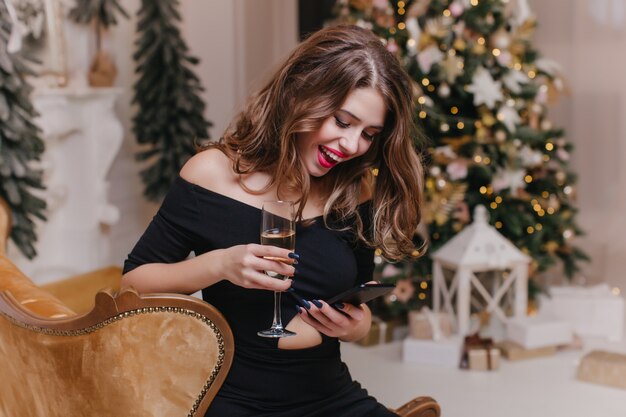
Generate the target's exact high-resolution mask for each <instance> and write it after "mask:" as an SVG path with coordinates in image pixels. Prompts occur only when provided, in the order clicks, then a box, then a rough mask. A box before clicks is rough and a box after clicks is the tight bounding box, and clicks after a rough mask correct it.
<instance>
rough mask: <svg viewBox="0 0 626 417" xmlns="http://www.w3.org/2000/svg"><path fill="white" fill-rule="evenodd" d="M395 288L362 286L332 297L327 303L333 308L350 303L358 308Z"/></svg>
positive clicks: (385, 285)
mask: <svg viewBox="0 0 626 417" xmlns="http://www.w3.org/2000/svg"><path fill="white" fill-rule="evenodd" d="M395 287H396V286H395V285H393V284H361V285H357V286H356V287H353V288H350V289H349V290H347V291H344V292H342V293H341V294H338V295H336V296H334V297H332V298H331V299H329V300H328V301H326V302H327V303H328V304H330V305H331V306H332V305H333V304H336V303H350V304H353V305H355V306H358V305H359V304H362V303H367V302H368V301H370V300H373V299H374V298H376V297H380V296H381V295H385V294H387V293H389V292H391V291H392V290H393V289H394V288H395Z"/></svg>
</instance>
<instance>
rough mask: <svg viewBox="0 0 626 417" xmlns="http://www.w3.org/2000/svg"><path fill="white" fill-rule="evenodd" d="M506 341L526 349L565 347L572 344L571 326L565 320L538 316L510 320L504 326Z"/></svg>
mask: <svg viewBox="0 0 626 417" xmlns="http://www.w3.org/2000/svg"><path fill="white" fill-rule="evenodd" d="M506 333H507V339H508V340H511V341H513V342H515V343H517V344H520V345H522V346H523V347H525V348H526V349H535V348H543V347H548V346H559V345H567V344H570V343H571V342H572V339H573V334H572V325H571V323H570V322H569V321H567V320H562V319H556V318H551V317H549V316H544V315H539V316H533V317H521V318H518V319H511V320H509V322H508V323H507V324H506Z"/></svg>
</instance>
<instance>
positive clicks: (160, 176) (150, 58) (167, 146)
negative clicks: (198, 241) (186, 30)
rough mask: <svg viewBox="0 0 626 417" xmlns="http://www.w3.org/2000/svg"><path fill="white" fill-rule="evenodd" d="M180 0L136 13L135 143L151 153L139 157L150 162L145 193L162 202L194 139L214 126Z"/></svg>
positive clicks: (162, 0) (145, 5)
mask: <svg viewBox="0 0 626 417" xmlns="http://www.w3.org/2000/svg"><path fill="white" fill-rule="evenodd" d="M178 5H179V2H178V1H177V0H143V1H142V2H141V9H140V10H139V12H138V23H137V32H138V33H139V34H140V38H139V39H138V41H137V42H136V44H137V51H136V52H135V55H134V59H135V61H136V62H137V70H136V71H137V73H139V79H138V81H137V83H136V84H135V97H134V99H133V102H134V103H135V104H137V105H138V107H139V108H138V112H137V114H136V116H135V117H134V118H133V131H134V133H135V136H136V137H137V141H138V142H139V143H140V144H142V145H147V148H148V149H147V150H143V151H141V152H139V153H138V154H137V159H138V160H140V161H147V162H151V165H150V166H149V167H147V168H145V169H144V170H143V171H141V177H142V179H143V181H144V183H145V186H146V188H145V191H144V194H145V195H146V197H148V198H149V199H150V200H153V201H159V200H160V199H161V198H162V197H163V196H164V195H165V193H166V192H167V190H168V189H169V188H170V186H171V184H172V183H173V182H174V179H175V178H176V176H177V175H178V172H179V171H180V169H181V168H182V166H183V164H184V163H185V162H186V161H187V159H188V158H189V157H190V156H191V155H193V154H194V153H195V151H196V141H197V140H198V139H204V138H208V131H207V129H208V128H209V127H210V126H211V123H210V122H208V121H207V120H205V118H204V116H203V113H204V108H205V104H204V102H203V101H202V99H201V98H200V96H199V94H200V92H201V91H203V88H202V86H201V85H200V80H199V79H198V77H197V76H196V75H195V74H194V73H193V71H192V70H191V66H193V65H197V64H198V59H196V58H194V57H192V56H190V55H189V50H188V48H187V46H186V44H185V42H184V40H183V38H182V36H181V33H180V31H179V29H178V27H177V22H179V21H180V14H179V13H178Z"/></svg>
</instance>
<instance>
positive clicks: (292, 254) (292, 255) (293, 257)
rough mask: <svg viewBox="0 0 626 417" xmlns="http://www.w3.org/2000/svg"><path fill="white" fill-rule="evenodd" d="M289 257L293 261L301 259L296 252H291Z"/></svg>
mask: <svg viewBox="0 0 626 417" xmlns="http://www.w3.org/2000/svg"><path fill="white" fill-rule="evenodd" d="M283 253H284V252H283ZM287 256H289V257H290V258H291V259H300V255H298V254H297V253H295V252H289V255H287Z"/></svg>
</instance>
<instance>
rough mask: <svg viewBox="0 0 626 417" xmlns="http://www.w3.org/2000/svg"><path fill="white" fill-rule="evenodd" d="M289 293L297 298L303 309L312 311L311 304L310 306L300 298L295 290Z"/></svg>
mask: <svg viewBox="0 0 626 417" xmlns="http://www.w3.org/2000/svg"><path fill="white" fill-rule="evenodd" d="M287 291H289V293H290V294H291V295H292V296H293V298H295V299H296V301H297V302H298V303H300V305H301V306H302V307H304V308H306V309H307V310H310V309H311V304H309V303H308V302H307V300H305V299H304V298H302V297H300V296H299V295H298V293H297V292H296V290H295V289H294V288H292V287H291V288H289V289H288V290H287Z"/></svg>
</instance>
